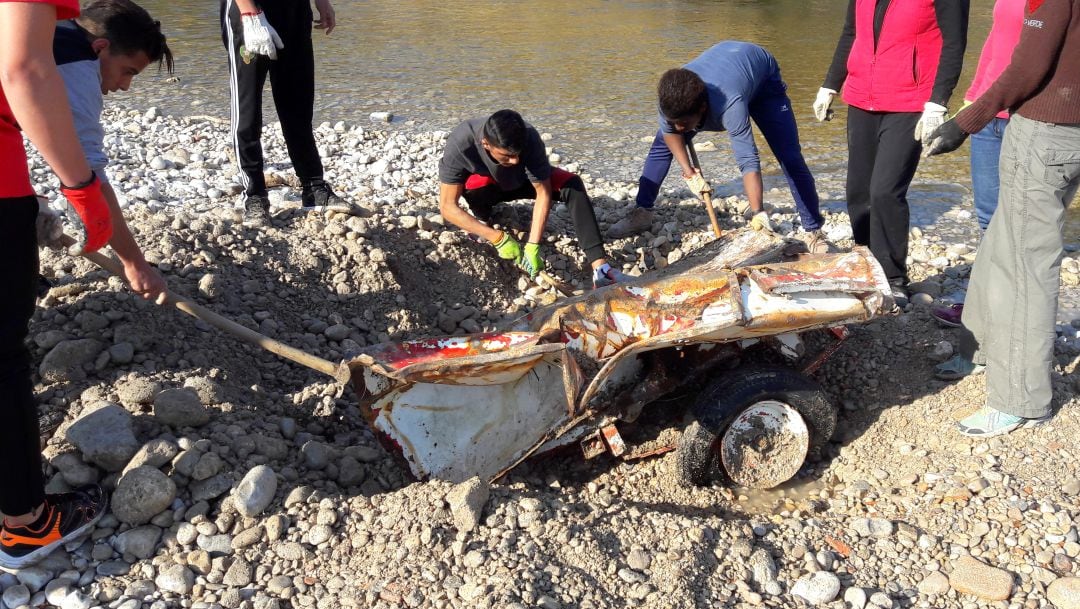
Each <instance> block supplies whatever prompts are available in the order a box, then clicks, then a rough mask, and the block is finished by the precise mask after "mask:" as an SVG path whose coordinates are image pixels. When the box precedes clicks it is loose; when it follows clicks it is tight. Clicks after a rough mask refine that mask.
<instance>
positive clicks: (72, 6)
mask: <svg viewBox="0 0 1080 609" xmlns="http://www.w3.org/2000/svg"><path fill="white" fill-rule="evenodd" d="M0 2H36V3H39V4H51V5H53V6H55V7H56V19H57V20H60V19H74V18H75V17H78V16H79V0H0Z"/></svg>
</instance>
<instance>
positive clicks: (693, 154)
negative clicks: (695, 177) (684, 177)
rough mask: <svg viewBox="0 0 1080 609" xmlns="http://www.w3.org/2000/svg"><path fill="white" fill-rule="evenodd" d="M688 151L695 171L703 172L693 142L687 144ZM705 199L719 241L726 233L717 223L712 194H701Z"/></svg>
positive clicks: (706, 208)
mask: <svg viewBox="0 0 1080 609" xmlns="http://www.w3.org/2000/svg"><path fill="white" fill-rule="evenodd" d="M686 151H687V152H689V153H690V162H691V163H693V164H694V169H697V170H698V172H699V173H700V172H701V162H700V161H698V158H697V151H696V150H694V144H693V142H690V141H687V142H686ZM701 196H702V198H703V199H705V211H707V212H709V222H711V223H712V231H713V233H714V234H715V235H716V238H717V239H719V238H720V237H722V236H723V235H724V231H722V230H720V223H719V222H717V221H716V210H714V209H713V206H712V194H711V193H708V192H704V193H701Z"/></svg>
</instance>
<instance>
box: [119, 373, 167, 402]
mask: <svg viewBox="0 0 1080 609" xmlns="http://www.w3.org/2000/svg"><path fill="white" fill-rule="evenodd" d="M160 392H161V384H160V383H158V382H157V381H151V380H149V379H144V378H139V377H134V378H129V379H125V380H123V381H120V382H119V383H117V384H116V394H117V395H118V396H120V403H121V404H131V405H139V404H149V403H150V402H153V401H154V396H156V395H157V394H158V393H160Z"/></svg>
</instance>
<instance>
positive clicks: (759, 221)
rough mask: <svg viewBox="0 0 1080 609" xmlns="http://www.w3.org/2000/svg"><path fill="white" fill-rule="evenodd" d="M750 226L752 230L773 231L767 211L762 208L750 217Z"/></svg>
mask: <svg viewBox="0 0 1080 609" xmlns="http://www.w3.org/2000/svg"><path fill="white" fill-rule="evenodd" d="M750 228H752V229H754V230H764V231H768V232H770V233H771V232H775V231H774V230H773V225H772V222H771V221H770V220H769V212H767V211H765V210H764V209H763V210H761V211H759V212H758V213H756V214H754V216H753V217H752V218H750Z"/></svg>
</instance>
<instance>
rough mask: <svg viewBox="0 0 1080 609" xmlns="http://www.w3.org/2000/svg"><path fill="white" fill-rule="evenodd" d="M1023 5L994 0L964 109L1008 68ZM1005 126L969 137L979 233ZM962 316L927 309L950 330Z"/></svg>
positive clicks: (946, 370)
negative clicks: (988, 32)
mask: <svg viewBox="0 0 1080 609" xmlns="http://www.w3.org/2000/svg"><path fill="white" fill-rule="evenodd" d="M1024 4H1025V0H997V2H995V3H994V23H993V25H992V26H991V27H990V34H989V35H988V36H987V37H986V42H985V43H983V48H982V53H981V54H980V55H979V68H978V70H976V71H975V78H974V80H972V81H971V87H969V88H968V90H967V93H966V94H964V106H965V107H966V106H967V105H968V104H970V103H971V102H973V101H975V100H976V99H978V98H979V96H980V95H982V94H983V92H984V91H986V90H987V89H989V88H990V85H992V84H993V83H994V81H995V80H997V77H998V76H999V75H1001V72H1002V71H1003V70H1004V69H1005V67H1006V66H1008V65H1009V60H1010V59H1011V58H1012V53H1013V49H1015V48H1016V43H1017V42H1018V41H1019V40H1020V27H1021V26H1022V25H1023V24H1024ZM1008 124H1009V111H1008V110H1003V111H1001V112H999V113H998V114H997V116H996V117H994V120H992V121H990V123H988V124H987V125H986V126H985V127H983V128H982V130H981V131H979V132H978V133H974V134H972V136H971V189H972V191H973V192H974V196H975V217H976V218H977V219H978V220H979V228H981V229H982V230H983V231H986V227H987V226H990V217H991V216H993V215H994V210H995V209H997V203H998V192H999V191H1000V185H1001V182H1000V180H999V179H998V158H999V157H1000V156H1001V140H1002V139H1003V138H1004V137H1005V126H1006V125H1008ZM963 313H964V305H963V303H957V304H950V305H943V306H937V307H934V308H933V309H931V310H930V314H931V315H933V316H934V318H935V319H937V320H938V321H939V322H940V323H942V324H943V325H946V326H950V327H953V328H955V327H959V326H960V316H961V315H963ZM957 357H959V356H957ZM974 370H975V369H974V368H972V367H971V366H968V365H965V364H964V362H961V361H959V360H958V359H957V358H953V359H951V360H949V361H947V362H945V363H943V364H940V365H939V366H938V367H937V369H936V371H935V375H936V376H937V377H938V378H940V379H944V380H954V379H958V378H960V377H963V376H967V375H968V374H970V373H971V372H973V371H974Z"/></svg>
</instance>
